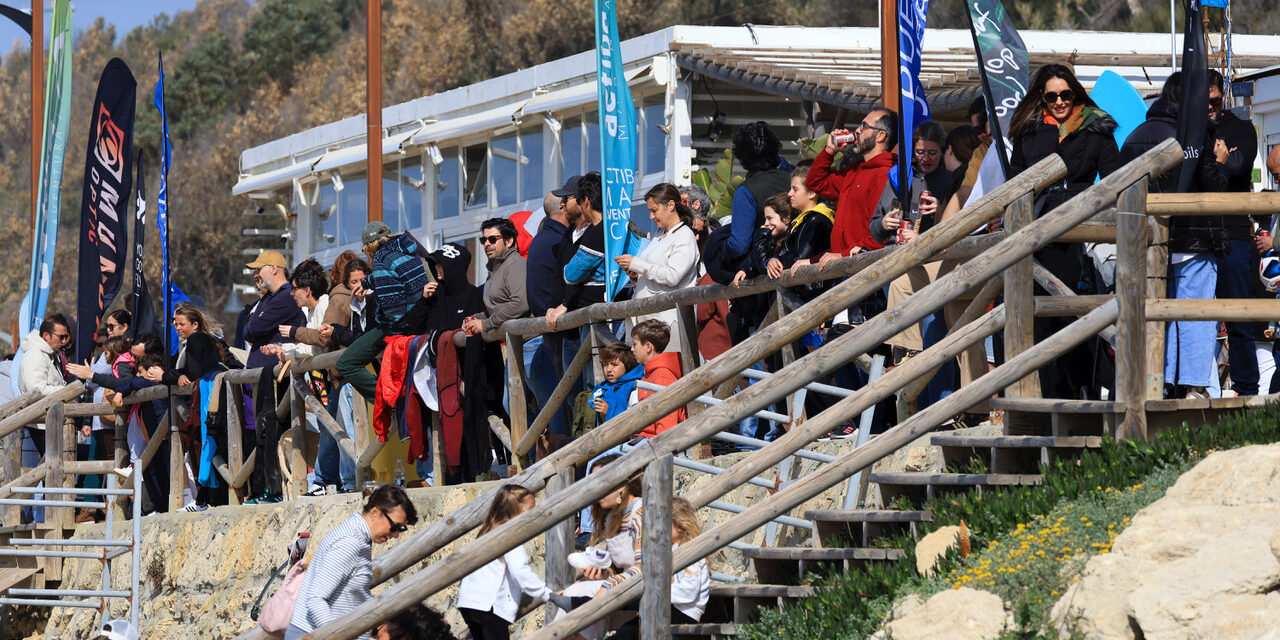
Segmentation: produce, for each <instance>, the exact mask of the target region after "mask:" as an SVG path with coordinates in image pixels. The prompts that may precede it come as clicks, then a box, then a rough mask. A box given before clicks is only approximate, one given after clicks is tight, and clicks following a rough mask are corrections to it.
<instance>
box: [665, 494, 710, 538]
mask: <svg viewBox="0 0 1280 640" xmlns="http://www.w3.org/2000/svg"><path fill="white" fill-rule="evenodd" d="M671 524H672V525H674V526H675V528H676V532H678V533H679V534H680V535H678V536H676V537H675V539H673V540H672V542H675V543H677V544H684V543H686V542H688V541H690V540H692V539H694V538H696V537H698V536H700V535H702V523H700V522H698V512H697V511H695V510H694V508H693V504H692V503H690V502H689V501H688V500H685V499H684V498H672V499H671Z"/></svg>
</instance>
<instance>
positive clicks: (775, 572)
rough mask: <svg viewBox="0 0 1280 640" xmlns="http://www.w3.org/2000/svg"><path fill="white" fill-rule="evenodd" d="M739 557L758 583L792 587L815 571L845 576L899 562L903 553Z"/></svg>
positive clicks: (836, 551) (774, 551) (782, 550)
mask: <svg viewBox="0 0 1280 640" xmlns="http://www.w3.org/2000/svg"><path fill="white" fill-rule="evenodd" d="M742 555H743V556H744V557H747V558H750V559H751V565H752V568H753V569H754V570H755V575H756V579H757V580H760V581H761V582H769V583H773V584H780V585H781V584H788V585H794V584H799V583H801V582H803V581H804V578H805V576H807V575H809V574H810V573H813V572H814V570H815V569H827V570H830V569H834V568H839V569H841V570H843V571H844V572H848V571H850V570H856V569H857V568H858V567H859V565H862V564H864V563H867V562H892V561H895V560H899V559H901V558H903V557H904V556H905V555H906V553H905V552H903V550H902V549H887V548H886V549H879V548H871V547H845V548H830V549H820V548H815V547H765V548H761V549H750V550H746V551H743V552H742Z"/></svg>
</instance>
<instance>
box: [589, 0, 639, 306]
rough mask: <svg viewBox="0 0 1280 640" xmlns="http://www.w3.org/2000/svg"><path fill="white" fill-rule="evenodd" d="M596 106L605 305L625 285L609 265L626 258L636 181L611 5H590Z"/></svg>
mask: <svg viewBox="0 0 1280 640" xmlns="http://www.w3.org/2000/svg"><path fill="white" fill-rule="evenodd" d="M595 11H596V101H597V103H598V104H597V111H598V112H599V114H600V155H601V158H600V166H601V168H602V170H601V172H600V174H601V175H600V177H601V182H602V183H603V184H602V187H603V189H602V195H603V196H604V212H603V213H604V268H605V271H604V278H605V279H604V283H605V300H613V299H614V296H616V295H617V294H618V291H619V290H621V289H622V287H623V286H624V285H626V283H627V276H626V274H625V273H623V271H622V267H619V266H618V263H616V262H614V261H613V259H614V258H616V257H618V256H620V255H626V253H627V250H628V244H630V242H629V238H628V236H629V235H630V233H629V229H628V223H629V222H630V221H631V189H632V187H633V186H635V180H636V171H635V167H636V107H635V101H633V100H632V99H631V88H630V87H628V86H627V78H626V76H625V75H624V74H623V73H622V47H621V45H622V41H621V39H619V37H618V11H617V7H616V6H614V0H595Z"/></svg>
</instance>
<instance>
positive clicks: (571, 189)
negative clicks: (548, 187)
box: [551, 176, 582, 198]
mask: <svg viewBox="0 0 1280 640" xmlns="http://www.w3.org/2000/svg"><path fill="white" fill-rule="evenodd" d="M581 179H582V176H569V179H568V180H565V181H564V186H563V187H560V188H559V189H556V190H555V191H552V192H551V195H553V196H555V197H557V198H564V197H566V196H571V195H574V194H576V193H577V192H578V181H579V180H581Z"/></svg>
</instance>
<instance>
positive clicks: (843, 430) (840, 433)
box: [827, 420, 858, 438]
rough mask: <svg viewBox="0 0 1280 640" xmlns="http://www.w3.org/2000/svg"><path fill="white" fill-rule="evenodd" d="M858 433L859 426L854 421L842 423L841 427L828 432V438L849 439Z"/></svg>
mask: <svg viewBox="0 0 1280 640" xmlns="http://www.w3.org/2000/svg"><path fill="white" fill-rule="evenodd" d="M857 431H858V424H857V423H856V422H854V421H853V420H847V421H845V422H842V423H841V424H840V426H838V427H836V428H834V429H832V430H831V431H829V432H827V437H828V438H848V437H849V436H851V435H853V434H854V433H856V432H857Z"/></svg>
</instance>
